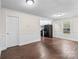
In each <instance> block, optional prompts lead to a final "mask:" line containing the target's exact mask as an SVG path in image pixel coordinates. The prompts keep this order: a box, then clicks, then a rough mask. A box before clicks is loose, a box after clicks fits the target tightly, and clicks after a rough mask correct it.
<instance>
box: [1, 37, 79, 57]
mask: <svg viewBox="0 0 79 59" xmlns="http://www.w3.org/2000/svg"><path fill="white" fill-rule="evenodd" d="M77 45H78V42H76V41H69V40H63V39H59V38H45V39H44V40H43V39H42V41H40V42H35V43H31V44H28V45H24V46H17V47H12V48H8V49H7V50H5V51H3V52H2V59H78V58H77V57H78V54H77V52H78V50H77V49H78V48H77Z"/></svg>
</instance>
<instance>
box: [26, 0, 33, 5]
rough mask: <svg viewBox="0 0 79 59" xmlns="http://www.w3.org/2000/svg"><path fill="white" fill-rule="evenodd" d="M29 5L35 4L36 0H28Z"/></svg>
mask: <svg viewBox="0 0 79 59" xmlns="http://www.w3.org/2000/svg"><path fill="white" fill-rule="evenodd" d="M26 3H27V5H33V4H34V0H26Z"/></svg>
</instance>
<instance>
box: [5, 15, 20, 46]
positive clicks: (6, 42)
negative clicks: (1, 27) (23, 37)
mask: <svg viewBox="0 0 79 59" xmlns="http://www.w3.org/2000/svg"><path fill="white" fill-rule="evenodd" d="M8 17H15V18H18V19H17V20H18V35H17V45H16V46H18V45H19V44H20V43H19V42H20V41H19V16H6V24H7V20H8ZM12 47H14V46H12ZM6 48H10V47H8V45H7V25H6Z"/></svg>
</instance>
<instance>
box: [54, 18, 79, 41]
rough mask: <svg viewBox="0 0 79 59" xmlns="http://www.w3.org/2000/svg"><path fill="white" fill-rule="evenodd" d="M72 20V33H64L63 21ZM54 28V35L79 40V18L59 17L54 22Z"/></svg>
mask: <svg viewBox="0 0 79 59" xmlns="http://www.w3.org/2000/svg"><path fill="white" fill-rule="evenodd" d="M67 21H69V22H70V34H64V33H63V23H64V22H67ZM53 27H54V28H53V30H54V37H59V38H64V39H69V40H75V41H77V40H78V18H77V17H72V18H66V19H59V20H56V21H54V22H53Z"/></svg>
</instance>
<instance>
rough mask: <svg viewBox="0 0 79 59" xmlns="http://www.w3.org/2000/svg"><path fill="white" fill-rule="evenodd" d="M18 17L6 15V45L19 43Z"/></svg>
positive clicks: (10, 45)
mask: <svg viewBox="0 0 79 59" xmlns="http://www.w3.org/2000/svg"><path fill="white" fill-rule="evenodd" d="M18 33H19V18H18V17H14V16H8V17H7V19H6V45H7V47H12V46H16V45H18V44H19V35H18Z"/></svg>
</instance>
